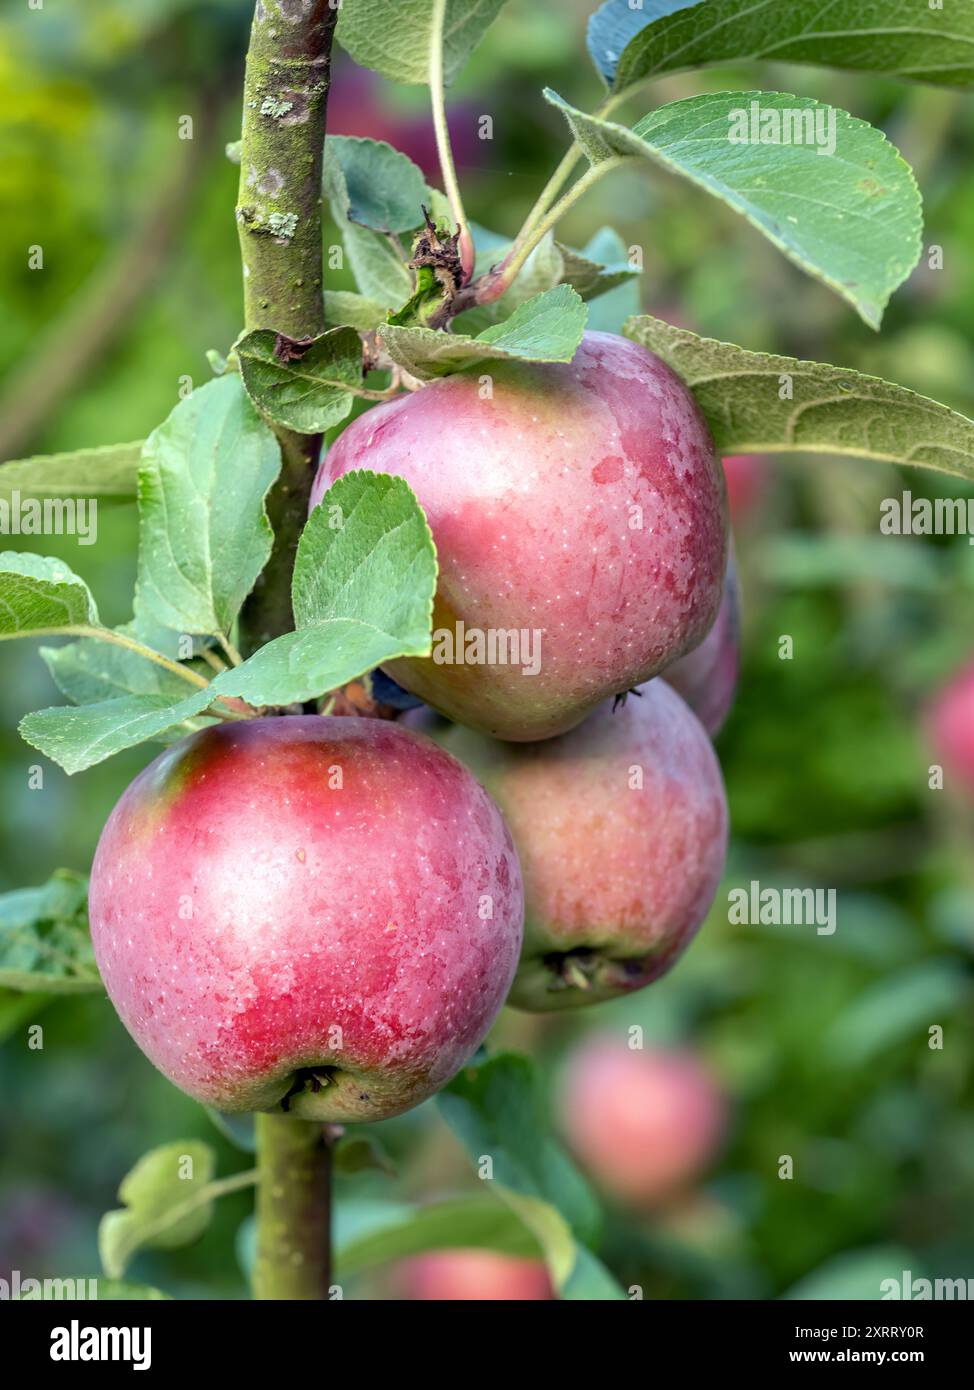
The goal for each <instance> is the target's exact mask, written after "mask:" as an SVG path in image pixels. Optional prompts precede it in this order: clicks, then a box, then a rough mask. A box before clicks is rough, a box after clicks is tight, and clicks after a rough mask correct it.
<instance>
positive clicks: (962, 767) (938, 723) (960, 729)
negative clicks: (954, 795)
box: [927, 662, 974, 797]
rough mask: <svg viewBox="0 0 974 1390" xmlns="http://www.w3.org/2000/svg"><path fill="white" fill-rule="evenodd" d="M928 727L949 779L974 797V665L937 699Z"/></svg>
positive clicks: (947, 685) (961, 672)
mask: <svg viewBox="0 0 974 1390" xmlns="http://www.w3.org/2000/svg"><path fill="white" fill-rule="evenodd" d="M927 728H928V732H929V737H930V742H931V744H932V746H933V749H934V752H935V753H936V755H937V758H938V759H939V761H940V763H941V764H942V766H943V769H944V772H945V774H946V776H947V779H949V781H950V782H951V783H952V784H953V785H954V787H955V788H957V789H959V790H960V791H961V792H962V793H964V795H965V796H968V797H970V796H972V795H974V662H971V663H970V664H968V665H967V666H965V667H963V669H962V670H960V671H958V672H957V674H956V675H954V676H953V677H951V679H950V680H949V681H947V683H946V684H945V685H944V686H943V687H942V689H941V690H940V691H939V692H938V693H937V694H936V695H935V696H934V698H933V700H932V701H931V703H930V706H929V709H928V711H927Z"/></svg>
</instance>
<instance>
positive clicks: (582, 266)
mask: <svg viewBox="0 0 974 1390" xmlns="http://www.w3.org/2000/svg"><path fill="white" fill-rule="evenodd" d="M596 237H597V238H598V237H602V238H608V237H611V238H612V239H613V241H614V243H615V246H616V247H617V248H618V254H617V255H613V257H612V260H613V262H614V263H613V264H611V265H608V264H603V263H602V262H601V261H599V260H593V259H592V258H591V256H590V255H589V254H588V253H587V251H576V250H574V249H573V248H572V247H570V246H565V245H564V244H563V243H562V242H560V241H556V240H555V238H554V235H553V233H551V232H549V233H548V234H547V236H545V237H543V238H542V240H541V241H540V242H539V243H538V245H537V246H536V247H535V248H534V250H533V251H532V253H531V255H530V256H529V257H528V259H527V260H526V261H525V263H524V266H523V268H522V270H521V273H520V274H519V275H518V277H517V279H516V280H515V281H514V283H513V285H512V286H511V288H510V289H509V290H508V291H507V292H506V294H505V295H504V296H503V298H502V299H501V300H500V301H499V303H500V306H501V307H502V308H506V309H508V310H510V309H512V308H514V307H516V306H517V305H520V304H523V303H525V302H526V301H527V300H529V299H531V298H533V297H534V296H535V295H538V294H542V293H544V292H545V291H547V290H551V289H553V288H554V287H555V286H556V285H559V284H565V285H570V286H571V288H572V289H573V290H574V291H575V292H576V294H578V295H579V296H580V297H581V298H582V299H584V300H586V301H588V300H591V299H595V298H597V297H598V296H599V295H601V294H605V293H606V291H607V290H611V289H613V288H615V286H616V285H621V284H623V283H625V282H626V281H629V280H632V279H634V278H636V277H638V275H639V271H638V270H634V269H633V268H632V266H631V265H630V264H629V262H628V260H627V259H626V253H625V248H624V247H623V246H622V241H621V238H620V237H619V236H618V235H617V234H616V233H615V232H613V231H612V230H611V228H609V227H604V228H603V229H602V232H601V233H596ZM603 244H606V245H607V244H608V242H607V241H604V243H603ZM507 249H510V248H507ZM614 249H615V248H614ZM502 254H503V253H502Z"/></svg>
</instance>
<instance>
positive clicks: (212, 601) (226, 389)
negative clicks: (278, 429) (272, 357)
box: [136, 373, 281, 634]
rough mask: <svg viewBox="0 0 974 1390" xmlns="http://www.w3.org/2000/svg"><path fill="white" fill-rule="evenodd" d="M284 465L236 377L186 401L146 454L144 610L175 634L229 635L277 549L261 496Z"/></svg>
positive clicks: (140, 584)
mask: <svg viewBox="0 0 974 1390" xmlns="http://www.w3.org/2000/svg"><path fill="white" fill-rule="evenodd" d="M280 468H281V454H280V449H279V447H278V444H277V440H276V439H275V438H274V435H273V433H272V431H271V429H270V426H269V425H267V424H266V423H265V422H264V421H263V420H262V419H261V418H260V416H259V415H258V413H257V411H256V410H255V409H254V407H253V405H252V404H251V402H250V401H249V400H248V399H247V395H246V392H245V390H244V387H243V383H242V381H241V379H240V377H239V376H238V375H237V374H236V373H231V374H228V375H227V376H223V377H218V378H217V379H216V380H214V381H210V382H207V383H206V385H205V386H199V387H197V388H196V390H195V391H194V392H193V394H192V395H191V396H189V397H188V399H186V400H184V401H180V403H179V405H177V406H176V408H175V410H173V412H172V413H171V415H170V416H169V418H168V419H167V420H166V421H165V422H164V423H163V424H162V425H160V426H159V428H158V429H156V430H154V431H153V433H152V434H151V435H150V436H149V438H148V439H147V440H146V444H145V449H144V451H143V454H142V466H141V468H140V470H139V569H138V579H137V583H136V612H137V613H140V614H145V615H147V616H148V617H149V618H151V619H154V620H155V621H156V622H158V623H161V624H162V625H163V626H164V627H169V628H173V629H175V630H176V631H177V632H187V633H211V634H219V633H227V632H229V630H230V627H231V625H232V623H233V621H234V619H235V618H236V616H237V613H238V612H239V611H240V607H241V605H242V604H243V601H244V599H245V598H246V597H247V595H248V594H249V593H250V590H251V589H252V588H253V586H254V583H255V581H256V579H257V577H258V575H259V574H260V572H261V570H262V569H263V568H264V565H265V564H266V563H267V559H268V556H269V555H270V552H271V546H272V543H273V534H272V532H271V527H270V522H269V521H268V520H267V513H266V511H265V508H264V499H265V497H266V495H267V493H268V491H269V489H270V487H271V485H272V483H273V482H274V480H275V479H276V478H277V475H278V473H279V472H280Z"/></svg>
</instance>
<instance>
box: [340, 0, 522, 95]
mask: <svg viewBox="0 0 974 1390" xmlns="http://www.w3.org/2000/svg"><path fill="white" fill-rule="evenodd" d="M504 4H505V0H446V8H445V20H446V22H445V25H444V31H443V75H444V79H445V81H446V82H452V81H453V79H454V78H455V77H456V75H457V73H458V72H459V71H460V69H461V68H462V67H463V65H464V64H465V63H466V61H467V59H468V58H469V56H470V54H471V53H472V52H473V50H474V48H476V46H477V44H478V43H479V42H480V40H481V38H482V37H483V35H484V33H485V32H486V30H487V29H488V27H489V26H490V25H491V23H492V22H493V21H494V20H495V19H496V18H497V16H498V14H500V12H501V10H502V9H503V7H504ZM434 9H435V7H434V4H433V0H396V6H395V12H394V14H393V13H392V12H390V9H389V0H343V3H342V7H341V10H340V12H339V17H338V29H337V37H338V41H339V43H340V44H341V45H342V47H343V48H344V49H345V51H346V53H348V54H349V55H350V56H351V57H352V58H354V59H355V61H356V63H359V64H360V65H361V66H362V67H363V68H372V69H373V70H374V71H375V72H381V73H382V75H383V77H389V78H391V79H392V81H393V82H428V81H429V66H430V57H429V55H430V49H431V47H432V42H433V26H434Z"/></svg>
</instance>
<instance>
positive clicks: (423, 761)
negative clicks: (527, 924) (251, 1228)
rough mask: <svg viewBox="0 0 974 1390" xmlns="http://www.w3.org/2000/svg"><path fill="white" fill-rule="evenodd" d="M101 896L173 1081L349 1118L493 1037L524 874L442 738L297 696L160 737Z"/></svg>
mask: <svg viewBox="0 0 974 1390" xmlns="http://www.w3.org/2000/svg"><path fill="white" fill-rule="evenodd" d="M339 776H340V778H341V782H342V785H341V786H340V787H339V786H338V785H337V781H338V778H339ZM488 900H489V902H490V903H491V904H492V914H491V915H488V913H487V911H486V910H485V904H487V902H488ZM89 907H90V916H91V930H92V940H93V942H94V948H95V955H96V958H97V961H98V967H99V969H100V971H101V974H102V978H103V980H104V982H105V987H106V989H107V990H108V993H109V995H110V997H111V999H112V1002H113V1003H114V1005H115V1007H116V1009H117V1010H118V1013H119V1015H120V1016H121V1019H122V1022H123V1023H124V1024H125V1026H126V1027H127V1028H128V1030H129V1032H130V1033H131V1034H132V1036H133V1038H134V1039H135V1041H136V1042H137V1043H138V1045H139V1046H140V1047H141V1048H142V1050H143V1052H144V1053H145V1054H146V1056H147V1057H148V1058H149V1060H150V1061H152V1062H153V1063H155V1065H156V1066H157V1067H158V1068H159V1070H160V1071H161V1072H163V1073H164V1074H165V1075H166V1076H168V1077H169V1079H170V1080H171V1081H173V1082H174V1083H175V1084H176V1085H177V1086H179V1087H180V1088H181V1089H182V1090H184V1091H186V1092H187V1093H188V1094H189V1095H191V1096H193V1097H195V1098H196V1099H197V1100H199V1101H202V1102H203V1103H204V1104H207V1105H211V1106H215V1107H216V1108H217V1109H220V1110H224V1111H229V1112H233V1111H251V1110H253V1111H279V1110H280V1109H282V1108H287V1109H288V1110H289V1111H290V1112H291V1113H293V1114H295V1115H297V1116H299V1117H300V1118H303V1119H309V1120H321V1121H336V1122H345V1121H356V1120H376V1119H383V1118H385V1117H387V1116H389V1115H396V1114H399V1113H400V1112H401V1111H403V1110H408V1109H409V1108H410V1107H411V1106H414V1105H417V1104H418V1103H419V1102H420V1101H422V1100H425V1099H426V1097H427V1096H429V1095H432V1094H433V1092H435V1091H436V1090H438V1089H439V1088H440V1087H441V1086H443V1085H444V1084H445V1083H446V1082H447V1081H449V1080H450V1078H451V1077H452V1076H453V1075H454V1074H455V1073H456V1072H457V1071H458V1070H459V1068H460V1067H461V1066H462V1065H463V1064H464V1062H465V1061H467V1059H468V1058H469V1057H470V1056H471V1055H472V1053H473V1052H474V1051H476V1049H477V1047H478V1046H479V1045H480V1043H481V1042H482V1041H483V1039H484V1036H485V1035H486V1033H487V1031H488V1029H489V1028H490V1026H491V1024H492V1022H493V1020H494V1017H495V1016H496V1014H497V1012H498V1011H499V1009H500V1007H501V1005H502V1004H503V1002H504V998H505V996H506V994H507V991H508V987H509V985H510V982H511V979H512V977H513V974H514V970H515V967H516V965H517V958H518V950H519V947H520V943H521V930H522V919H523V893H522V888H521V876H520V871H519V867H518V862H517V856H516V853H515V851H514V847H513V845H512V843H511V838H510V835H509V833H508V831H507V828H506V826H505V825H504V822H503V819H502V817H501V815H500V813H499V812H498V810H497V808H496V807H495V806H494V804H493V803H492V802H491V800H490V798H489V797H488V796H487V794H486V793H485V792H484V791H483V789H482V788H481V787H479V786H478V785H477V783H476V781H475V780H474V778H473V777H472V776H471V775H470V774H469V773H468V772H467V771H466V770H465V769H464V768H462V767H461V766H460V765H459V764H458V763H457V762H456V761H455V760H454V759H453V758H451V757H449V756H448V755H447V754H446V753H444V752H443V750H441V749H440V748H437V747H436V746H435V745H434V744H433V743H431V742H430V741H429V740H428V739H425V738H422V737H421V736H420V735H417V734H412V733H410V732H409V731H408V730H406V729H402V728H400V727H398V726H397V725H395V724H390V723H388V722H385V721H383V720H374V719H358V718H355V717H348V718H327V717H321V716H317V715H306V716H300V715H299V716H291V717H275V718H267V719H255V720H249V721H240V722H238V723H232V724H221V725H214V726H213V727H211V728H209V729H205V730H203V731H201V732H200V733H197V734H194V735H192V737H190V738H188V739H186V740H184V741H183V742H181V743H179V744H177V745H175V746H174V747H173V748H171V749H168V750H167V751H166V752H164V753H163V754H162V755H161V756H160V757H158V758H156V760H155V761H154V762H153V763H151V764H150V765H149V766H148V767H147V768H146V769H145V771H144V772H142V773H141V774H140V775H139V776H138V777H137V778H136V779H135V781H134V782H133V783H132V784H131V786H130V787H129V788H128V790H127V791H126V792H125V793H124V795H123V796H122V798H121V800H120V801H119V802H118V804H117V805H116V807H115V809H114V811H113V812H112V814H111V816H110V818H109V820H108V822H107V824H106V826H105V829H104V831H103V833H102V836H101V840H100V842H99V845H98V850H97V852H96V855H95V861H94V866H93V869H92V874H91V888H90V900H89ZM482 913H483V915H484V916H485V917H486V920H482V916H481V914H482ZM336 1030H339V1031H336ZM314 1068H317V1069H320V1070H321V1071H322V1072H323V1076H324V1079H325V1081H326V1084H324V1085H322V1086H321V1087H320V1089H318V1090H315V1089H313V1082H312V1079H311V1077H310V1076H307V1075H305V1076H302V1077H298V1078H297V1079H298V1080H300V1081H304V1082H305V1083H306V1084H305V1085H304V1089H302V1090H300V1092H299V1093H297V1094H293V1095H291V1096H290V1098H289V1100H288V1101H287V1104H286V1106H284V1107H282V1101H284V1099H285V1097H286V1096H287V1093H288V1092H289V1091H290V1090H291V1089H292V1083H293V1082H294V1081H295V1078H296V1075H297V1073H298V1072H301V1071H303V1070H304V1069H314Z"/></svg>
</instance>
